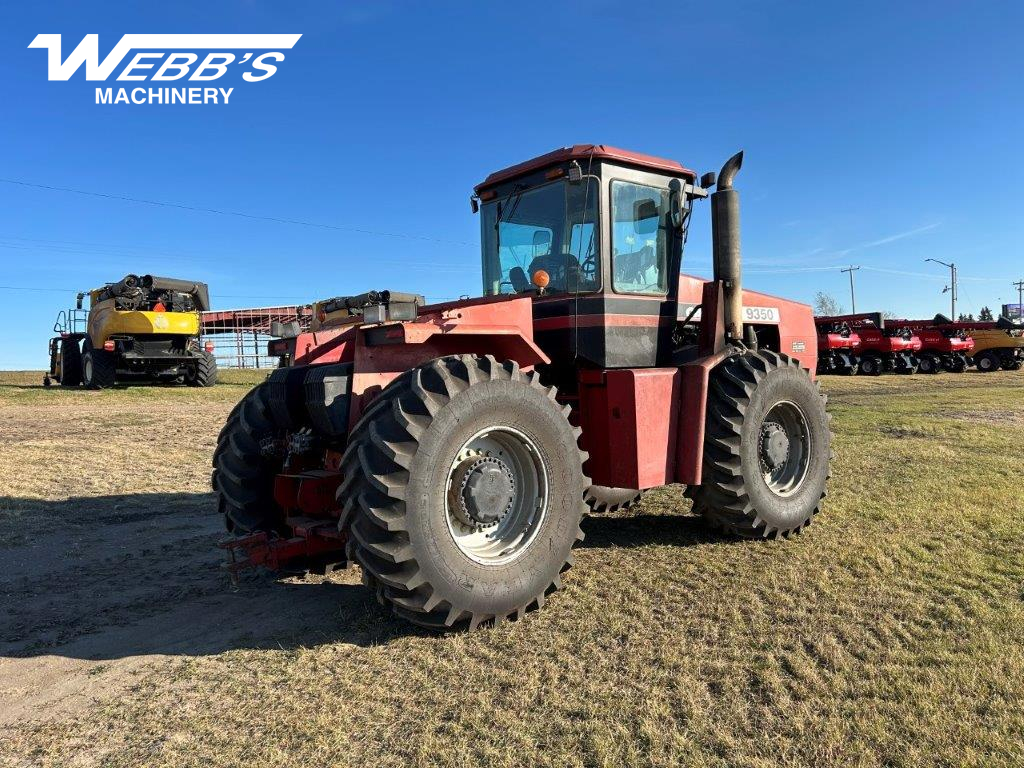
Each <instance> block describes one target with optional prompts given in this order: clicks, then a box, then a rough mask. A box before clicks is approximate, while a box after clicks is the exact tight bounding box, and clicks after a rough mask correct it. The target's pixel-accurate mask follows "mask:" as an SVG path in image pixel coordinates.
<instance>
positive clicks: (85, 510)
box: [0, 493, 423, 668]
mask: <svg viewBox="0 0 1024 768" xmlns="http://www.w3.org/2000/svg"><path fill="white" fill-rule="evenodd" d="M224 537H225V533H224V529H223V523H222V520H221V518H220V516H219V515H218V514H217V505H216V501H215V499H214V497H213V494H211V493H193V494H188V493H174V494H159V493H153V494H145V493H142V494H128V495H118V496H94V497H82V498H71V499H68V500H66V501H56V502H52V501H43V500H37V499H24V498H13V497H0V617H2V620H0V668H3V666H4V665H5V664H6V663H7V662H8V661H10V660H14V659H19V658H20V659H25V658H32V657H64V658H71V659H86V660H96V661H99V660H113V659H122V658H130V657H140V656H150V655H171V656H205V655H212V654H217V653H222V652H225V651H230V650H236V649H276V650H288V649H297V648H302V647H309V646H315V645H319V644H323V643H350V644H354V645H359V646H369V645H376V644H381V643H386V642H388V641H390V640H392V639H395V638H398V637H405V636H409V635H418V634H423V633H422V632H420V631H419V630H417V629H416V628H415V627H413V626H411V625H409V624H408V623H406V622H403V621H399V620H397V619H395V618H394V617H392V616H391V615H390V614H387V613H385V611H384V610H383V609H381V608H380V607H379V606H378V605H377V602H376V600H375V599H374V596H373V594H372V593H371V592H370V591H369V590H367V589H366V588H364V587H363V586H362V584H361V583H360V576H359V572H358V570H351V571H345V570H342V571H337V572H335V573H333V574H330V575H329V576H327V577H321V576H307V577H305V578H299V577H275V576H274V575H272V574H270V573H267V572H265V571H249V572H246V573H244V574H243V575H241V577H240V579H239V582H238V584H237V585H233V584H232V582H231V580H230V578H229V577H228V574H227V572H226V571H225V570H224V568H223V567H222V565H223V563H224V562H225V554H224V552H223V551H221V550H220V549H218V548H217V547H216V543H217V542H218V541H219V540H221V539H223V538H224Z"/></svg>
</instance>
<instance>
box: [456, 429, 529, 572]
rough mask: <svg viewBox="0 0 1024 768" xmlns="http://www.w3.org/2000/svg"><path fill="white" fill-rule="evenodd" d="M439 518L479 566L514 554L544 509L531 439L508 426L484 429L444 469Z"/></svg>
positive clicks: (501, 561) (525, 544) (498, 562)
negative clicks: (441, 510) (445, 477)
mask: <svg viewBox="0 0 1024 768" xmlns="http://www.w3.org/2000/svg"><path fill="white" fill-rule="evenodd" d="M444 506H445V519H446V521H447V523H448V531H449V532H450V533H451V536H452V540H453V541H454V542H455V545H456V546H457V547H458V548H459V551H461V552H462V554H464V555H466V557H468V558H469V559H471V560H473V561H475V562H477V563H481V564H482V565H504V564H506V563H509V562H511V561H513V560H515V559H517V558H518V557H520V556H521V555H522V554H523V553H524V552H526V550H527V549H528V548H529V546H530V545H531V544H532V543H533V541H534V539H536V537H537V533H538V532H539V531H540V528H541V525H542V524H543V522H544V519H545V517H546V516H547V511H548V470H547V465H546V463H545V462H544V458H543V456H541V453H540V451H539V450H538V449H537V445H536V443H534V441H533V440H532V439H531V438H530V437H528V436H527V435H526V434H524V433H523V432H520V431H519V430H518V429H514V428H513V427H506V426H500V427H488V428H487V429H483V430H481V431H479V432H477V433H476V434H475V435H473V436H472V437H471V438H470V439H469V440H467V441H466V442H465V443H463V444H462V446H461V447H460V448H459V450H458V452H457V453H456V454H455V458H454V459H453V460H452V463H451V465H450V466H449V468H448V479H447V483H446V487H445V502H444Z"/></svg>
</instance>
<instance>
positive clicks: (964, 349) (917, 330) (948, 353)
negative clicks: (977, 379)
mask: <svg viewBox="0 0 1024 768" xmlns="http://www.w3.org/2000/svg"><path fill="white" fill-rule="evenodd" d="M939 317H940V318H941V319H942V320H946V318H944V317H942V316H941V315H940V316H939ZM888 322H889V323H891V324H893V325H895V326H898V327H900V328H907V329H909V330H911V331H912V332H913V333H914V335H915V336H917V337H918V338H919V339H920V340H921V350H920V351H919V352H918V353H917V360H918V370H919V371H920V372H921V373H940V372H942V371H949V372H951V373H962V372H963V371H964V370H966V368H967V367H968V366H969V365H970V364H971V358H970V355H971V352H972V350H973V349H974V339H972V338H971V336H970V332H969V331H968V329H967V328H955V327H951V326H952V325H955V324H950V323H941V322H940V323H938V324H936V322H935V321H934V320H889V321H888Z"/></svg>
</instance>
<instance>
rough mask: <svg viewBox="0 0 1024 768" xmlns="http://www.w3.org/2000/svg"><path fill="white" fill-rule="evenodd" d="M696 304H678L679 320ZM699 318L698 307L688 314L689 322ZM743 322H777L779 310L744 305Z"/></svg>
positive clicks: (776, 308)
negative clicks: (691, 313)
mask: <svg viewBox="0 0 1024 768" xmlns="http://www.w3.org/2000/svg"><path fill="white" fill-rule="evenodd" d="M696 306H697V305H696V304H680V305H679V312H678V317H679V319H680V320H682V319H683V318H685V317H687V316H690V312H691V311H692V310H693V308H694V307H696ZM699 320H700V309H698V310H697V311H696V312H694V313H693V315H692V316H690V322H697V321H699ZM743 322H745V323H775V324H776V325H777V324H778V323H779V310H778V307H744V308H743Z"/></svg>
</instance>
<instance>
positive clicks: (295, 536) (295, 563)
mask: <svg viewBox="0 0 1024 768" xmlns="http://www.w3.org/2000/svg"><path fill="white" fill-rule="evenodd" d="M286 522H287V524H288V526H289V528H291V530H292V535H291V536H288V537H284V536H279V535H277V534H275V533H267V532H266V531H256V532H255V533H250V534H247V535H245V536H239V537H236V538H231V539H224V540H223V541H219V542H217V546H218V547H219V548H220V549H223V550H224V551H225V552H226V554H227V562H226V563H225V564H224V568H225V569H226V570H227V572H228V574H229V575H230V576H231V584H232V585H233V586H235V587H237V586H238V574H239V573H240V572H241V571H243V570H247V569H249V568H260V567H263V568H267V569H268V570H271V571H281V570H285V569H288V568H300V569H301V570H308V571H311V572H313V573H320V574H323V573H325V572H326V571H327V570H328V569H331V570H333V569H334V568H337V567H341V566H344V565H345V564H346V558H345V541H346V538H347V537H346V536H345V534H344V533H342V532H341V531H339V530H338V525H337V522H336V521H324V520H315V519H313V518H298V517H292V518H288V519H287V521H286Z"/></svg>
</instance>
